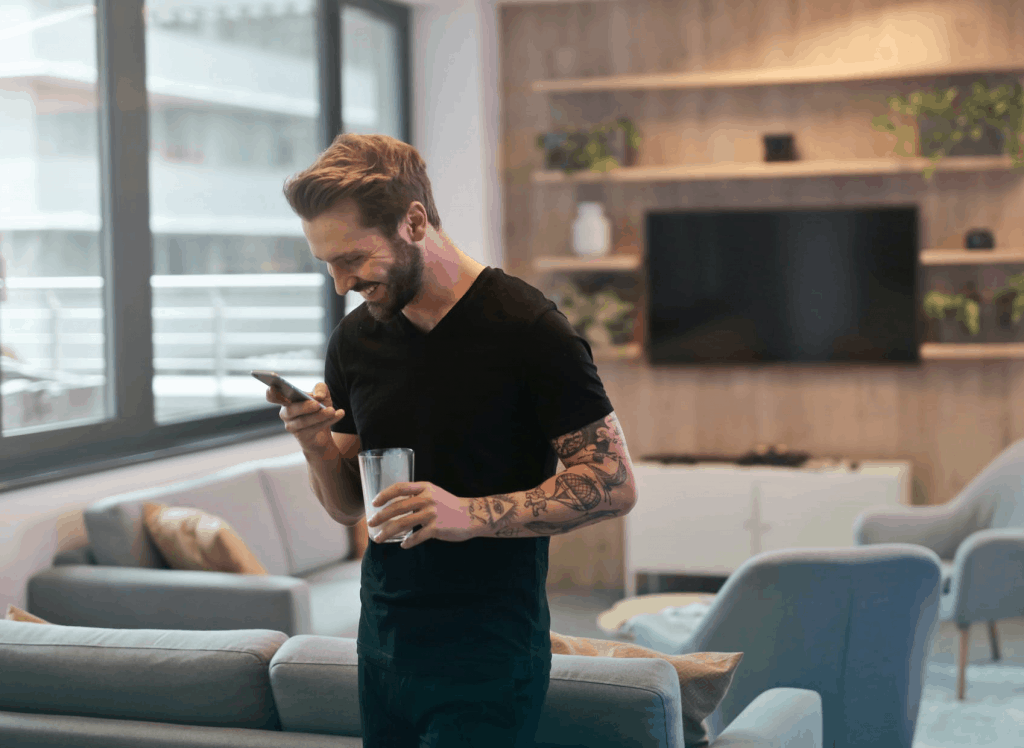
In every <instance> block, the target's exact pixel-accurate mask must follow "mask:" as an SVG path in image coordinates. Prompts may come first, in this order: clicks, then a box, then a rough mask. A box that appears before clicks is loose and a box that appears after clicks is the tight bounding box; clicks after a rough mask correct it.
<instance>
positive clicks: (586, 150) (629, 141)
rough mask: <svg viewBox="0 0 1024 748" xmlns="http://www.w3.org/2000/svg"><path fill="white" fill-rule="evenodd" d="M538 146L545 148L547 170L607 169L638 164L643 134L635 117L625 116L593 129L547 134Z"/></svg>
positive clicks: (539, 137)
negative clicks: (638, 152)
mask: <svg viewBox="0 0 1024 748" xmlns="http://www.w3.org/2000/svg"><path fill="white" fill-rule="evenodd" d="M537 147H538V148H540V149H541V150H543V151H544V157H545V160H544V163H545V168H547V169H559V170H561V171H564V172H565V173H566V174H572V173H573V172H577V171H587V170H589V171H598V172H606V171H609V170H611V169H614V168H616V167H618V166H633V165H634V164H636V160H637V150H638V149H639V148H640V133H639V131H638V130H637V129H636V125H634V124H633V122H632V120H629V119H627V118H625V117H621V118H619V119H617V120H615V121H614V122H608V123H605V124H602V125H597V126H595V127H592V128H590V129H577V130H571V131H568V132H551V133H543V134H541V135H538V136H537Z"/></svg>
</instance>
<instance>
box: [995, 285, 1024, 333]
mask: <svg viewBox="0 0 1024 748" xmlns="http://www.w3.org/2000/svg"><path fill="white" fill-rule="evenodd" d="M993 301H994V303H995V307H996V315H997V318H998V319H999V325H1000V327H1013V326H1014V325H1016V324H1017V323H1018V322H1020V319H1021V317H1024V273H1017V274H1016V275H1011V276H1010V277H1009V278H1007V279H1006V285H1005V286H1003V287H1002V288H1000V289H998V290H997V291H996V292H995V295H994V296H993Z"/></svg>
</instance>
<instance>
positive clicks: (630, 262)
mask: <svg viewBox="0 0 1024 748" xmlns="http://www.w3.org/2000/svg"><path fill="white" fill-rule="evenodd" d="M642 262H643V258H642V257H640V255H638V254H637V255H632V254H629V255H627V254H613V255H608V256H605V257H592V258H586V257H538V258H537V259H535V260H534V261H533V269H534V270H536V271H537V272H541V273H554V272H560V271H561V272H574V273H575V272H579V273H595V272H601V273H605V272H632V271H635V270H639V269H640V265H641V264H642Z"/></svg>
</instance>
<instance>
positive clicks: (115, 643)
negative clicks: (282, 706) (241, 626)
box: [0, 621, 288, 730]
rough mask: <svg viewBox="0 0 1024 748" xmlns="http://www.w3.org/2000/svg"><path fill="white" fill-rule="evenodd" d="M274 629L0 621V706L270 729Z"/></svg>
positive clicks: (278, 640)
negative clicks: (112, 626) (7, 675)
mask: <svg viewBox="0 0 1024 748" xmlns="http://www.w3.org/2000/svg"><path fill="white" fill-rule="evenodd" d="M287 639H288V637H287V636H286V635H285V634H283V633H281V632H279V631H267V630H260V629H248V630H235V631H162V630H154V629H101V628H86V627H78V626H56V625H48V626H40V625H39V624H36V623H19V622H14V621H0V673H16V674H17V677H15V678H0V711H4V710H6V711H13V712H32V713H44V714H68V715H77V716H83V717H105V718H108V719H138V720H149V721H154V722H172V723H178V724H190V725H208V726H222V727H249V728H259V729H271V730H277V729H280V721H279V719H278V716H277V709H276V707H275V705H274V699H273V697H272V695H271V691H270V682H269V674H268V668H269V665H270V661H271V659H272V658H273V657H274V655H275V654H276V653H277V651H278V649H279V648H280V647H281V645H282V644H284V642H285V641H287Z"/></svg>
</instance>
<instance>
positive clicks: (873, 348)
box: [647, 206, 919, 364]
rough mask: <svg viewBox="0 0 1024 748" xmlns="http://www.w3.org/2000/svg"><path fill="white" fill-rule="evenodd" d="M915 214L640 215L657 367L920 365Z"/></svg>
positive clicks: (909, 210)
mask: <svg viewBox="0 0 1024 748" xmlns="http://www.w3.org/2000/svg"><path fill="white" fill-rule="evenodd" d="M917 227H918V211H917V208H916V207H915V206H910V207H903V206H900V207H877V208H863V207H859V208H854V209H851V208H844V209H825V210H820V209H817V210H800V209H784V210H737V211H731V210H730V211H714V212H689V211H686V212H679V211H674V212H656V213H649V214H648V215H647V274H648V277H647V289H648V293H647V349H648V360H649V361H650V363H652V364H681V363H742V362H752V363H753V362H789V361H792V362H843V361H864V362H916V361H918V360H919V356H918V334H917V331H918V324H917V312H916V310H917V276H918V261H917V254H918V228H917Z"/></svg>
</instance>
